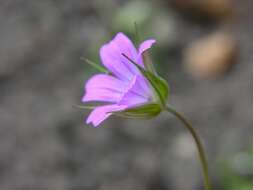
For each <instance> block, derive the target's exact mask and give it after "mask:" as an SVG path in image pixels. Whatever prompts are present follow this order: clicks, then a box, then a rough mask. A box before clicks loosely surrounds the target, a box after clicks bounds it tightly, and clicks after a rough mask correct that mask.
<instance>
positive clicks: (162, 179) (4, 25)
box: [0, 0, 253, 190]
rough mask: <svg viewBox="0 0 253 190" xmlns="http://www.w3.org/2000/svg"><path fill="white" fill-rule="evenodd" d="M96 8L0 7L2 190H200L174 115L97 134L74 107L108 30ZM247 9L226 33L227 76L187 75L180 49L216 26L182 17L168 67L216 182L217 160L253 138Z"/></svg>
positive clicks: (54, 4) (114, 125)
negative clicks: (231, 51)
mask: <svg viewBox="0 0 253 190" xmlns="http://www.w3.org/2000/svg"><path fill="white" fill-rule="evenodd" d="M95 5H96V3H92V1H82V0H80V1H79V0H76V1H67V0H66V1H65V0H64V1H51V0H45V1H25V0H22V1H18V0H11V1H2V2H1V3H0V26H1V27H0V123H1V126H0V189H1V190H29V189H31V190H33V189H36V190H64V189H66V190H81V189H85V190H86V189H87V190H89V189H90V190H91V189H92V190H95V189H99V190H108V189H110V190H116V189H119V188H120V189H121V190H130V189H138V190H144V189H148V190H149V189H150V190H151V189H157V190H163V189H179V190H186V189H188V190H189V189H196V188H200V187H201V178H200V175H201V174H200V170H199V165H198V162H197V161H195V156H196V155H195V152H194V148H193V147H192V144H191V142H192V141H191V138H190V137H189V136H188V133H187V131H185V130H184V129H183V127H182V126H181V125H180V123H179V122H178V121H177V120H176V119H174V118H173V117H171V116H169V117H168V115H166V114H162V115H161V116H159V117H158V118H156V119H153V120H150V121H136V120H125V119H123V120H122V119H120V118H114V119H111V120H108V121H107V122H105V123H104V125H103V127H102V128H96V129H94V128H92V127H90V126H86V125H85V124H84V122H83V121H84V116H86V115H87V113H88V112H80V111H79V110H76V109H75V108H73V107H72V105H73V104H78V103H79V100H80V97H81V95H82V93H83V92H82V88H83V82H84V80H85V79H87V78H88V76H89V75H88V74H86V75H85V74H84V73H85V71H86V70H89V72H91V71H92V70H91V69H90V68H89V69H88V68H87V66H85V65H83V64H82V63H81V62H80V60H79V58H80V57H81V56H82V55H84V54H85V52H87V49H88V46H89V45H90V44H92V43H93V40H94V39H95V37H94V36H95V34H96V33H99V32H101V31H103V30H104V28H105V27H106V26H105V25H104V24H103V21H102V20H103V19H102V18H100V16H99V14H97V13H96V10H95V9H96V8H95ZM243 6H245V7H246V8H245V12H244V13H243V14H242V15H240V18H239V20H238V21H237V22H233V23H229V24H228V26H227V27H228V28H229V30H231V31H232V33H233V34H234V35H235V36H236V38H237V39H238V42H239V44H240V55H239V58H238V64H237V65H235V67H234V68H233V70H232V71H231V72H230V73H228V74H227V75H225V76H222V77H220V78H218V79H215V80H209V81H206V80H205V81H202V80H194V79H192V78H191V77H190V76H189V75H187V73H185V72H184V71H183V69H182V66H181V61H182V57H181V50H182V49H183V48H184V47H185V45H186V44H187V43H188V42H190V41H192V40H193V39H196V38H197V37H199V36H202V35H205V34H207V33H209V32H212V31H214V30H215V29H216V28H217V25H216V26H209V25H207V26H203V25H201V24H200V25H199V24H196V23H195V22H192V21H188V20H185V18H182V17H180V16H179V17H178V18H177V19H178V20H177V30H178V35H177V38H178V39H177V40H176V41H177V48H175V50H174V51H175V52H174V53H171V52H170V53H168V64H166V65H163V66H164V72H163V73H162V74H163V76H164V77H166V79H168V80H169V82H170V86H171V91H172V95H171V103H172V104H173V105H175V106H176V107H177V108H178V109H179V110H181V111H183V112H184V113H185V114H186V115H187V117H188V118H190V119H191V121H192V122H193V124H194V125H195V126H196V129H197V130H198V131H199V133H200V135H201V137H202V139H203V141H204V142H205V146H206V147H207V152H208V158H209V160H210V161H211V163H210V165H211V173H212V176H213V179H214V180H216V179H217V178H218V176H217V175H215V174H216V173H217V172H218V169H217V164H216V163H217V162H216V161H217V160H219V158H220V157H223V155H228V154H230V153H232V152H236V151H240V150H241V149H243V148H244V147H246V146H247V145H248V143H250V140H252V132H253V127H252V125H253V110H252V108H253V99H252V97H253V64H252V60H253V53H252V52H253V43H252V41H253V40H252V39H253V38H252V34H253V25H252V18H253V12H252V11H251V9H250V7H252V6H253V3H252V1H250V0H248V1H245V5H243ZM247 7H248V8H247ZM182 36H183V38H182ZM108 40H109V39H108ZM166 73H167V74H166ZM165 74H166V75H165ZM179 149H180V150H179ZM222 152H223V153H222Z"/></svg>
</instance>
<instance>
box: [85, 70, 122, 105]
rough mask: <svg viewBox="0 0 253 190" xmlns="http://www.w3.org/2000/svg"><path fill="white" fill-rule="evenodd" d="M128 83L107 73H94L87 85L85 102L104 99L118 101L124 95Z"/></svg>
mask: <svg viewBox="0 0 253 190" xmlns="http://www.w3.org/2000/svg"><path fill="white" fill-rule="evenodd" d="M126 87H127V84H125V83H124V82H122V81H120V80H119V79H117V78H115V77H113V76H109V75H106V74H98V75H94V76H93V77H92V78H91V79H90V80H89V81H88V82H87V83H86V85H85V91H86V92H85V95H84V96H83V98H82V101H83V102H88V101H104V102H117V101H119V99H120V97H121V96H122V94H123V92H124V91H125V88H126Z"/></svg>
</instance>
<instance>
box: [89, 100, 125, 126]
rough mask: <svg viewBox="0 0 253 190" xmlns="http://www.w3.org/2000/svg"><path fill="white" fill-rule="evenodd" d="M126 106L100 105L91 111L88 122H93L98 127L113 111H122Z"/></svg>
mask: <svg viewBox="0 0 253 190" xmlns="http://www.w3.org/2000/svg"><path fill="white" fill-rule="evenodd" d="M125 108H126V106H119V105H116V104H113V105H106V106H99V107H97V108H95V109H94V110H93V111H92V112H91V114H90V115H89V117H88V119H87V121H86V123H87V124H89V123H92V124H93V126H94V127H97V126H98V125H99V124H100V123H101V122H103V121H104V120H105V119H107V118H108V117H109V116H110V115H112V112H117V111H122V110H124V109H125Z"/></svg>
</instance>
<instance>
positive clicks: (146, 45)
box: [137, 39, 156, 64]
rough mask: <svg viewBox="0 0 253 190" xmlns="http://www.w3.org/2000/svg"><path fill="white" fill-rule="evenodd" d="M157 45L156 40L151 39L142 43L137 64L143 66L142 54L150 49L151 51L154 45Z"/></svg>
mask: <svg viewBox="0 0 253 190" xmlns="http://www.w3.org/2000/svg"><path fill="white" fill-rule="evenodd" d="M154 43H156V40H155V39H149V40H145V41H144V42H142V43H141V44H140V46H139V51H138V58H137V62H138V63H142V64H143V60H142V54H143V53H144V52H145V51H147V50H148V49H150V48H151V47H152V46H153V44H154Z"/></svg>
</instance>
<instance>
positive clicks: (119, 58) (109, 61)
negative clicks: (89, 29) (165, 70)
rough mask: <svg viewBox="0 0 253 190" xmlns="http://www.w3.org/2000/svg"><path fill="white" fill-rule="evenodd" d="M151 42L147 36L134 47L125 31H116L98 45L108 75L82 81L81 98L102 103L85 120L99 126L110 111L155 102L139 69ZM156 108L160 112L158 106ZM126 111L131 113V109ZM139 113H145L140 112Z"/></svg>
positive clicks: (151, 88) (121, 111)
mask: <svg viewBox="0 0 253 190" xmlns="http://www.w3.org/2000/svg"><path fill="white" fill-rule="evenodd" d="M154 43H155V40H154V39H149V40H146V41H144V42H142V43H141V44H140V46H139V48H138V50H137V49H136V48H135V46H134V45H133V43H132V42H131V40H129V38H128V37H127V36H126V35H124V34H123V33H118V34H117V35H116V36H115V37H114V38H113V40H112V41H110V42H109V43H107V44H105V45H103V46H102V47H101V49H100V58H101V61H102V64H103V65H104V66H105V67H106V68H107V69H108V70H109V72H110V75H109V74H97V75H94V76H93V77H91V78H90V79H89V80H88V82H87V83H86V85H85V94H84V96H83V98H82V101H83V102H85V103H86V102H102V103H104V104H103V105H100V106H97V107H96V108H95V109H94V110H93V111H92V112H91V113H90V115H89V117H88V119H87V121H86V123H87V124H89V123H92V124H93V126H98V125H99V124H100V123H101V122H102V121H104V120H105V119H106V118H108V117H109V116H110V115H112V114H113V113H124V112H126V111H128V110H130V111H131V110H134V108H138V107H143V106H144V107H145V105H154V104H155V105H157V94H156V91H155V90H154V88H153V87H152V85H151V83H150V81H149V80H148V79H147V78H146V77H145V76H144V75H143V72H141V70H140V68H142V69H143V70H146V69H145V66H144V63H143V53H144V52H145V51H146V50H148V49H149V48H151V46H152V45H153V44H154ZM133 62H134V63H136V64H138V65H139V66H140V67H137V65H135V64H134V63H133ZM148 108H149V107H148ZM149 109H150V108H149ZM156 112H158V113H159V112H160V106H159V110H158V109H156ZM126 113H127V112H126ZM128 113H129V114H130V115H129V114H128V115H129V116H131V112H128ZM141 115H144V114H143V113H141V114H139V116H141Z"/></svg>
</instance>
